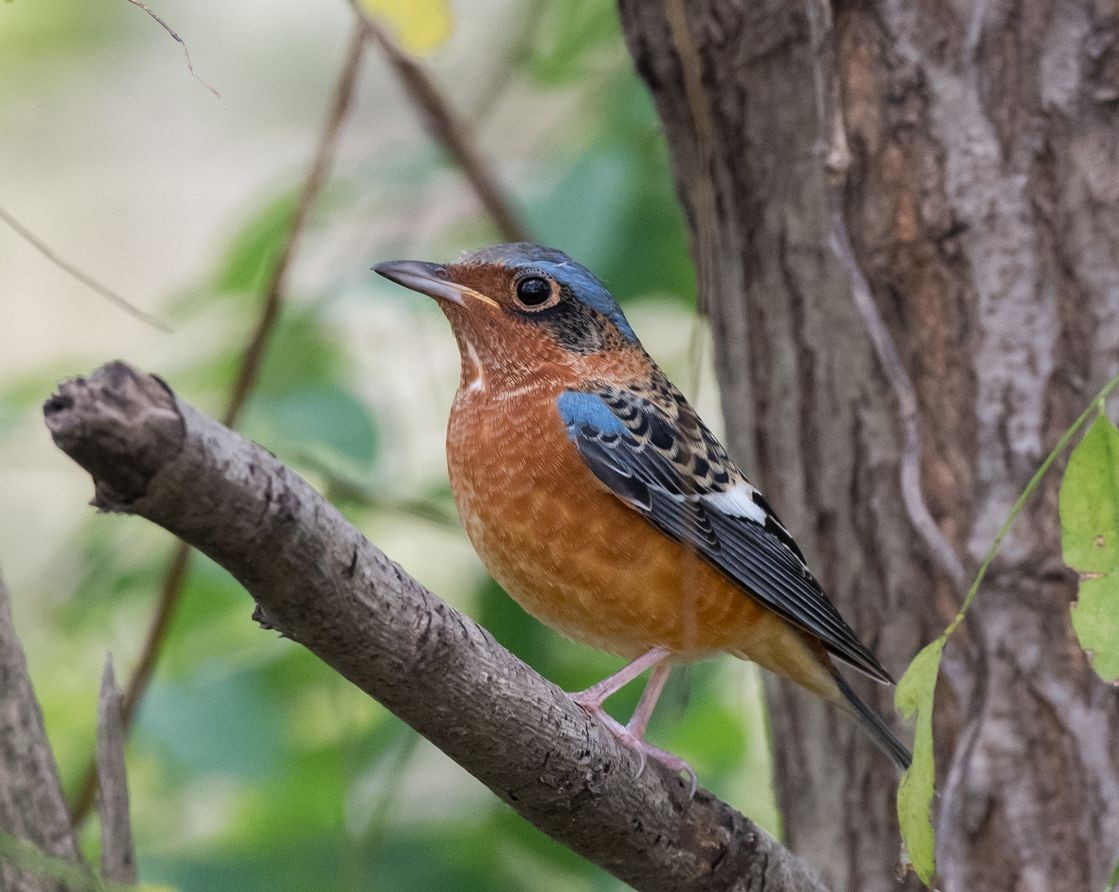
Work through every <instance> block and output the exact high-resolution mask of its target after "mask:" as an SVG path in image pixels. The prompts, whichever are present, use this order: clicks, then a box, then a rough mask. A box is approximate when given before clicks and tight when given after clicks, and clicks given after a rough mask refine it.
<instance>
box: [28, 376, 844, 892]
mask: <svg viewBox="0 0 1119 892" xmlns="http://www.w3.org/2000/svg"><path fill="white" fill-rule="evenodd" d="M44 414H45V417H46V423H47V426H48V427H49V428H50V430H51V433H52V435H53V436H54V439H55V442H56V443H57V444H58V446H59V447H60V448H61V449H62V450H63V451H64V452H66V453H67V454H68V455H69V456H70V457H71V458H73V459H74V460H75V461H76V462H78V464H80V465H81V466H82V467H84V468H85V469H86V470H87V471H89V472H90V474H91V475H92V476H93V479H94V483H95V485H96V495H95V499H94V504H95V505H97V506H98V507H99V508H101V509H103V510H106V511H117V512H125V513H130V514H136V515H139V516H141V517H145V518H147V519H149V520H151V521H152V522H154V523H157V524H159V525H160V526H163V527H165V528H166V529H168V530H170V531H171V532H173V533H175V534H176V535H178V536H180V537H181V538H182V539H183V540H184V541H186V542H188V543H189V544H191V545H193V546H194V547H196V548H198V549H199V550H200V551H203V552H205V553H206V554H208V555H209V556H210V557H212V558H213V559H214V560H215V561H217V562H218V563H220V564H221V565H222V566H224V567H225V568H226V569H227V570H229V572H230V573H232V574H233V575H234V576H235V577H236V578H237V579H238V580H239V581H240V582H241V583H242V584H243V585H244V586H245V588H246V589H248V591H249V593H250V594H251V595H252V596H253V597H254V598H255V599H256V601H257V602H258V605H259V608H258V611H259V614H260V615H261V617H262V619H263V620H265V621H266V622H267V624H268V625H269V626H271V627H274V628H276V629H278V630H279V631H280V632H281V633H282V634H283V635H285V636H287V637H288V638H291V639H292V640H294V641H297V642H299V643H300V644H302V645H303V646H305V647H307V648H308V649H309V650H311V651H312V652H314V653H315V654H316V655H318V656H319V657H320V658H321V659H322V660H324V661H325V662H326V663H327V664H329V665H330V666H332V667H333V668H334V669H336V670H337V671H338V672H339V673H341V674H342V675H343V676H345V677H346V678H347V679H349V680H350V681H351V682H353V683H354V684H355V685H357V686H358V687H359V688H361V689H362V690H363V691H365V692H366V693H367V694H369V695H370V696H371V697H374V698H376V699H377V700H379V701H380V702H381V703H382V704H384V705H385V706H386V707H387V708H388V709H390V710H392V711H393V712H394V713H395V714H396V715H397V716H399V717H400V718H401V719H403V720H404V721H405V722H407V723H408V724H409V725H411V726H412V727H413V728H415V729H416V730H417V731H419V732H420V733H421V734H423V735H424V736H425V737H427V738H428V739H429V740H430V741H431V742H432V743H434V744H435V745H436V746H438V747H439V748H440V749H441V750H443V751H444V752H445V753H447V755H449V756H450V757H451V758H452V759H454V760H455V761H456V762H458V763H459V764H460V765H461V766H462V767H464V768H465V769H466V770H467V771H469V772H470V773H471V774H473V775H474V776H475V777H477V778H478V779H479V780H481V781H482V782H483V783H484V784H486V785H487V786H488V787H489V788H490V789H491V790H493V791H494V793H496V794H497V795H498V796H499V797H500V798H501V799H503V800H504V801H505V802H506V803H508V804H509V805H510V806H512V807H513V808H514V809H515V810H516V811H517V812H518V813H520V814H521V815H522V816H524V817H525V818H526V819H528V820H529V821H531V822H532V823H533V824H535V825H536V826H537V827H539V828H540V829H541V830H542V831H544V832H545V833H547V834H548V835H549V836H551V837H553V838H554V839H556V840H557V841H559V842H561V843H563V844H564V845H566V846H568V847H570V848H571V849H573V850H574V851H575V852H577V853H579V854H580V855H582V856H583V857H585V858H588V859H590V860H592V861H594V862H595V863H597V864H599V865H600V866H602V867H603V868H605V869H606V870H608V871H610V872H611V873H613V874H614V875H615V876H617V877H618V878H620V879H622V880H624V881H625V882H627V883H630V884H631V885H633V886H635V887H637V888H639V889H666V890H667V889H672V890H680V889H734V890H756V892H761V890H768V892H777V890H798V892H800V890H819V889H822V888H823V887H822V885H821V884H820V882H819V880H817V879H816V878H815V876H814V874H813V873H812V871H811V870H810V869H808V868H807V867H806V866H805V864H804V863H803V862H802V861H800V860H799V859H798V858H797V857H795V856H794V855H792V854H791V853H790V852H789V851H788V850H786V849H785V848H783V847H782V846H781V845H780V844H779V843H777V842H776V841H774V840H773V839H771V838H770V837H769V836H767V835H766V834H765V833H764V832H763V831H761V830H760V829H759V828H758V827H756V826H755V825H754V824H753V823H752V822H751V821H750V820H749V819H747V818H745V817H743V816H742V815H741V814H739V813H738V812H737V811H735V810H734V809H732V808H731V807H730V806H728V805H726V804H725V803H723V802H722V801H720V800H719V799H716V798H715V797H713V796H712V795H711V794H710V793H708V792H706V791H703V790H701V791H699V793H697V795H696V796H695V798H694V799H691V800H689V798H688V792H687V785H686V784H684V782H683V781H682V780H681V779H680V778H679V777H674V776H671V775H670V774H668V773H667V772H665V771H663V770H660V769H659V767H656V766H650V769H649V770H647V771H646V772H645V773H644V774H642V775H641V776H640V777H637V776H636V773H637V767H638V765H637V759H636V757H635V756H634V755H633V754H632V753H631V752H630V751H628V750H625V749H623V748H620V747H619V746H618V744H617V742H616V741H615V739H614V738H613V737H612V736H611V735H610V734H609V733H608V732H607V731H606V729H605V728H604V727H603V726H602V725H600V724H599V723H598V722H595V721H593V720H591V719H590V718H589V717H588V716H587V715H586V714H585V713H584V712H583V711H582V710H581V709H580V708H579V707H577V706H576V705H575V704H574V703H572V701H571V700H570V699H569V698H568V697H567V696H566V695H565V694H564V693H563V692H562V691H560V690H559V689H558V688H556V687H555V686H554V685H552V684H551V683H549V682H548V681H546V680H545V679H543V678H541V677H540V676H539V675H537V674H536V673H535V672H533V671H532V669H530V668H529V667H528V666H526V665H525V664H524V663H522V662H521V661H520V660H518V659H517V658H516V657H514V656H513V655H512V654H510V653H509V652H507V651H506V650H505V649H504V648H502V647H501V646H500V645H499V644H497V642H496V641H494V639H493V638H492V637H491V636H490V634H489V633H488V632H486V631H485V630H484V629H482V628H480V627H479V626H477V625H476V624H475V623H474V622H472V621H471V620H470V619H468V618H467V617H465V616H463V615H461V614H459V613H458V612H457V611H455V610H454V609H452V608H451V607H449V606H448V605H446V604H444V603H443V602H442V601H440V600H439V599H438V598H437V597H436V596H434V595H433V594H431V593H430V592H428V591H427V590H426V589H424V588H423V587H421V586H420V585H419V584H418V583H417V582H415V581H414V580H413V579H411V578H410V577H409V576H408V575H407V574H406V573H405V572H404V571H403V570H401V569H400V567H398V566H397V565H396V564H394V563H393V562H392V561H390V560H389V559H388V558H387V557H386V556H385V555H384V554H383V553H382V552H381V551H380V550H378V549H377V548H376V547H375V546H374V545H372V544H370V543H369V542H368V541H367V540H366V539H365V538H364V537H363V536H362V535H361V533H360V532H358V531H357V530H356V529H354V528H353V527H352V526H350V524H349V523H347V522H346V520H345V519H344V518H343V517H342V515H341V514H340V513H339V512H338V511H337V509H335V508H334V507H333V506H332V505H330V504H329V503H328V502H326V501H325V500H324V499H323V498H322V496H320V495H319V494H318V493H317V492H315V490H314V489H313V488H312V487H311V486H310V485H309V484H308V483H307V482H306V481H304V480H303V479H302V478H300V477H299V476H297V475H296V474H295V473H293V472H292V471H290V470H289V469H288V468H286V467H285V466H284V465H283V464H282V463H280V462H279V461H278V460H277V459H276V458H275V457H274V456H272V455H271V454H270V453H269V452H267V450H265V449H264V448H262V447H260V446H258V445H256V444H255V443H250V442H249V441H247V440H245V439H243V438H242V437H240V436H239V435H238V434H236V433H234V432H233V431H231V430H229V429H228V428H226V427H224V426H222V425H221V424H219V423H218V422H217V421H214V420H213V419H210V418H208V417H206V416H204V415H202V414H200V413H198V412H197V411H195V410H194V409H193V408H192V407H190V406H189V405H188V404H186V403H184V402H182V401H181V400H179V399H178V398H177V397H176V396H175V395H174V394H173V393H172V392H171V391H170V390H169V389H168V388H167V386H166V385H165V384H163V383H162V382H161V381H159V379H157V378H154V377H151V376H148V375H144V374H142V373H139V372H137V371H135V370H134V369H132V368H130V367H129V366H127V365H125V364H123V363H120V362H116V363H110V364H109V365H106V366H104V367H102V368H101V369H99V370H98V371H96V372H94V373H93V374H92V375H91V376H90V378H89V379H88V380H87V379H82V378H77V379H74V380H72V381H68V382H65V383H64V384H62V385H61V386H60V388H59V392H58V394H57V395H55V396H53V397H51V399H49V400H48V401H47V403H46V405H45V406H44Z"/></svg>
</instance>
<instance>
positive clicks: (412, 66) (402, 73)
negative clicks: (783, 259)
mask: <svg viewBox="0 0 1119 892" xmlns="http://www.w3.org/2000/svg"><path fill="white" fill-rule="evenodd" d="M350 5H351V6H353V8H354V9H355V10H356V11H357V13H358V15H361V16H362V19H363V21H364V22H365V25H366V29H367V33H368V34H369V36H370V37H372V38H373V40H375V41H376V43H377V45H378V46H379V47H380V48H381V52H382V53H383V54H384V57H385V59H386V60H387V61H388V63H389V64H390V65H391V66H392V68H393V70H394V71H395V72H396V75H397V77H398V78H399V79H400V83H401V85H402V86H403V87H404V92H405V93H406V94H407V95H408V98H409V99H410V100H411V101H412V103H413V105H415V106H416V107H417V108H418V109H419V110H420V112H421V113H422V114H423V116H424V119H425V120H426V122H427V125H428V128H429V129H430V131H431V135H432V137H433V138H434V139H435V141H436V142H438V143H439V145H440V146H442V147H443V149H444V151H446V152H447V154H448V155H450V156H451V158H452V160H453V161H454V162H455V164H456V165H457V166H458V168H459V170H461V171H462V174H463V176H465V177H466V179H467V181H468V182H469V183H470V186H471V188H472V189H473V190H474V194H475V195H477V196H478V200H479V201H480V202H481V203H482V206H483V207H484V208H485V210H486V213H487V214H489V216H490V219H492V220H493V223H494V226H495V227H497V230H498V232H500V233H501V237H502V238H503V239H505V240H506V241H509V242H525V241H528V240H529V236H528V228H527V227H526V226H525V225H524V222H523V221H522V220H521V219H520V216H519V215H518V214H517V213H516V211H514V209H513V206H512V205H511V204H510V202H509V200H508V199H507V198H506V196H505V193H504V192H503V191H502V189H501V187H500V186H499V185H498V182H497V179H496V177H494V175H493V173H492V171H491V170H490V169H489V167H488V166H487V165H486V164H485V162H484V161H483V160H482V156H481V155H480V154H479V152H478V150H477V148H476V147H475V145H474V142H473V141H472V139H471V138H470V135H469V133H468V132H467V130H466V128H465V127H464V126H463V124H462V123H461V122H460V121H459V120H458V118H457V117H456V115H455V113H454V111H453V110H452V109H451V105H450V103H449V102H448V101H447V100H446V98H445V97H444V96H443V94H442V92H441V91H440V90H439V88H438V87H437V86H436V84H435V81H433V80H432V79H431V77H430V76H429V75H428V74H427V72H426V71H424V70H423V68H422V67H420V65H419V64H418V63H417V62H416V61H415V60H414V59H412V58H411V57H410V56H409V55H408V54H407V53H405V52H404V51H403V50H401V49H400V47H398V46H397V45H396V43H395V41H393V39H392V38H391V37H390V36H389V35H388V33H387V32H386V31H385V29H384V28H382V27H381V26H380V25H379V24H377V23H376V22H375V21H373V20H372V19H369V18H367V17H365V15H364V13H362V12H361V9H360V7H359V6H358V5H357V3H356V2H355V0H350Z"/></svg>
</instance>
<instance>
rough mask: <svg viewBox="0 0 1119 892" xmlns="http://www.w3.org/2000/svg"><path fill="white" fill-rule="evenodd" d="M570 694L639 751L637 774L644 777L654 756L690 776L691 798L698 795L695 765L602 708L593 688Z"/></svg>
mask: <svg viewBox="0 0 1119 892" xmlns="http://www.w3.org/2000/svg"><path fill="white" fill-rule="evenodd" d="M570 696H571V699H572V700H574V701H575V702H576V703H577V704H579V706H581V707H582V708H583V710H584V711H585V712H586V713H587V714H588V715H590V716H591V717H592V718H596V719H598V720H599V721H600V722H602V724H604V725H605V726H606V729H607V730H608V731H609V732H610V733H611V734H613V735H614V738H615V739H616V740H617V741H618V743H620V744H621V745H622V746H624V747H625V748H626V749H629V750H633V752H635V753H637V757H638V759H639V762H638V766H637V773H636V774H635V775H634V776H635V777H641V775H642V774H643V773H644V771H645V766H646V765H647V764H648V763H649V760H650V759H651V760H652V761H654V762H657V763H659V764H661V765H663V766H664V767H665V768H667V769H668V770H669V771H671V772H672V773H673V774H683V775H684V776H685V777H686V778H687V779H688V784H689V787H688V798H689V799H691V798H692V797H694V796H695V792H696V788H697V787H698V785H699V776H698V775H697V774H696V773H695V769H694V768H692V766H691V765H689V764H688V763H687V762H685V761H684V760H683V759H681V758H680V757H679V756H674V755H673V754H672V753H670V752H667V751H665V750H662V749H660V748H659V747H655V746H653V745H652V744H651V743H649V742H648V741H647V740H645V738H644V737H642V736H641V734H639V733H637V732H636V731H635V730H634V729H632V728H630V727H629V726H628V725H623V724H622V723H621V722H619V721H618V720H617V719H615V718H614V717H613V716H612V715H610V714H609V713H608V712H607V711H606V710H605V709H603V708H602V700H601V699H600V698H599V697H597V696H595V694H594V693H592V692H591V691H580V692H579V693H576V694H571V695H570Z"/></svg>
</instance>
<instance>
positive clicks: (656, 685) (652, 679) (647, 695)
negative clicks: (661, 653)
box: [626, 663, 672, 739]
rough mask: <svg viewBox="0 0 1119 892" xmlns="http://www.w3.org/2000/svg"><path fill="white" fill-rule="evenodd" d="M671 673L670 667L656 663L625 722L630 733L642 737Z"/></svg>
mask: <svg viewBox="0 0 1119 892" xmlns="http://www.w3.org/2000/svg"><path fill="white" fill-rule="evenodd" d="M671 673H672V667H671V666H666V665H665V664H664V663H660V664H658V665H657V666H656V667H655V668H654V669H653V674H652V675H650V676H649V681H648V682H647V683H646V685H645V690H644V691H643V692H642V694H641V699H640V700H639V701H638V702H637V709H635V710H634V711H633V715H632V716H630V719H629V722H628V723H627V724H626V730H627V731H629V733H630V734H632V735H634V736H635V737H638V738H641V739H644V737H645V729H646V728H648V727H649V719H651V718H652V717H653V710H654V709H656V708H657V701H658V700H659V699H660V696H661V691H662V690H664V683H665V682H666V681H668V676H669V675H670V674H671Z"/></svg>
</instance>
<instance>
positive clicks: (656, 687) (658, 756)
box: [571, 647, 698, 796]
mask: <svg viewBox="0 0 1119 892" xmlns="http://www.w3.org/2000/svg"><path fill="white" fill-rule="evenodd" d="M669 653H670V652H669V651H668V650H666V649H665V648H663V647H654V648H653V649H652V650H649V651H646V652H645V653H643V654H642V655H641V656H639V657H638V658H637V659H635V660H634V661H633V662H631V663H628V664H627V665H625V666H623V667H622V668H621V669H620V670H618V671H617V672H615V673H614V674H613V675H611V676H610V677H609V678H606V679H604V680H602V681H600V682H599V683H598V684H596V685H593V686H592V687H589V688H587V689H586V690H585V691H579V692H578V693H575V694H572V695H571V699H572V700H574V701H575V702H576V703H578V704H579V705H580V706H581V707H583V709H585V710H586V711H587V713H588V714H590V715H591V716H594V717H595V718H597V719H598V720H599V721H600V722H602V724H604V725H605V726H606V727H607V729H608V730H609V731H610V733H611V734H613V735H614V737H615V738H617V740H618V742H619V743H620V744H622V746H625V747H627V748H628V749H631V750H633V751H634V752H635V753H637V755H638V757H639V758H640V760H641V762H640V764H639V765H638V768H637V776H638V777H640V776H641V773H642V772H643V771H644V770H645V765H646V763H647V762H648V760H649V759H652V760H653V761H654V762H659V763H660V764H662V765H664V766H665V767H666V768H668V769H669V770H670V771H673V772H676V773H677V774H679V773H680V772H683V773H684V774H685V775H687V776H688V778H690V780H691V793H690V795H691V796H694V795H695V791H696V784H697V782H698V779H697V777H696V773H695V771H694V770H693V769H692V766H691V765H689V764H688V763H687V762H685V761H684V760H683V759H681V758H679V757H678V756H674V755H672V753H669V752H665V751H664V750H662V749H659V748H657V747H655V746H653V745H652V744H651V743H647V742H646V741H645V729H646V728H647V727H648V725H649V719H650V718H651V717H652V715H653V709H654V708H655V707H656V705H657V700H658V699H659V698H660V695H661V691H662V690H663V689H664V683H665V682H666V681H668V676H669V673H671V672H672V667H671V666H666V665H665V664H664V659H665V658H666V657H667V656H669ZM650 667H654V668H653V674H652V676H651V677H650V678H649V683H648V684H647V685H646V686H645V692H644V693H643V694H642V695H641V700H640V702H639V703H638V704H637V709H636V710H634V713H633V717H632V718H631V719H630V720H629V724H628V725H622V724H621V723H620V722H618V721H617V720H616V719H614V717H613V716H611V715H610V714H609V713H607V712H606V710H604V709H603V708H602V704H603V702H604V701H605V700H606V699H607V698H608V697H610V696H611V695H612V694H615V693H617V692H618V691H620V690H621V689H622V688H624V687H625V686H626V685H627V684H629V683H630V682H631V681H633V680H634V679H635V678H637V676H639V675H640V674H641V673H642V672H644V671H645V670H646V669H648V668H650Z"/></svg>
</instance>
